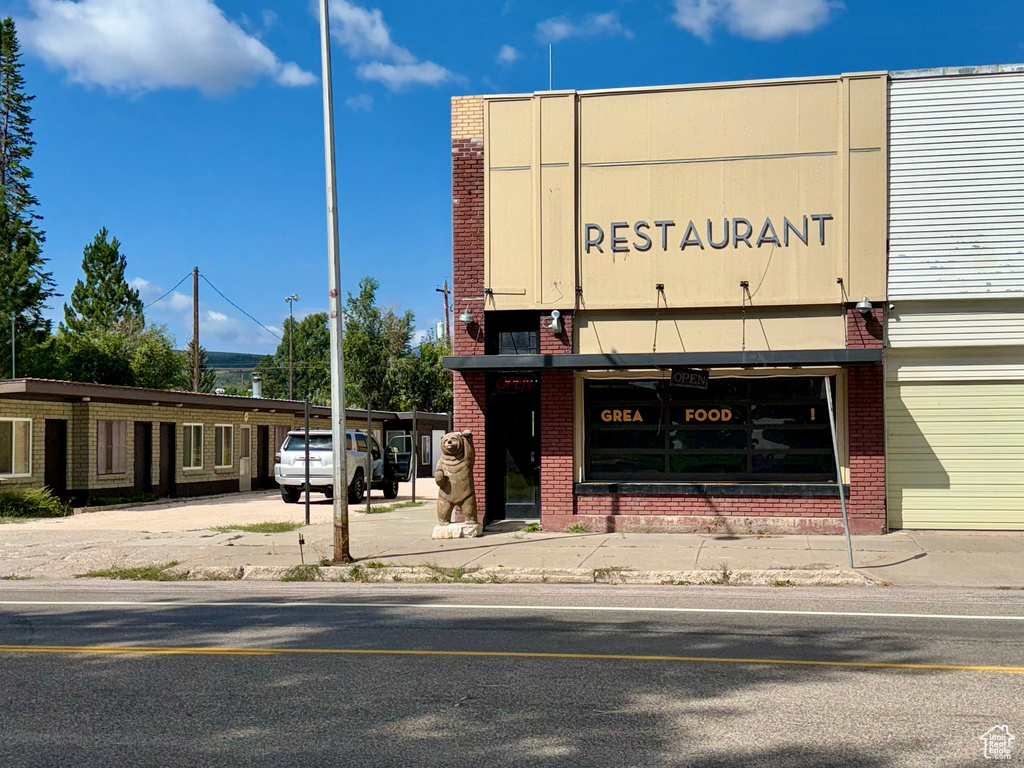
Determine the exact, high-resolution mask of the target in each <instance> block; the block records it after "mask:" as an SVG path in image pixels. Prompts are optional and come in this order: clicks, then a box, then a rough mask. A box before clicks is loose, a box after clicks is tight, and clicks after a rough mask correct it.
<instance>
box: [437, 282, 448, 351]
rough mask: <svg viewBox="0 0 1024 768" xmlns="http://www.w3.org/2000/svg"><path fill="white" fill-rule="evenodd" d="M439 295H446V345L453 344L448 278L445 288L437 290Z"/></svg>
mask: <svg viewBox="0 0 1024 768" xmlns="http://www.w3.org/2000/svg"><path fill="white" fill-rule="evenodd" d="M434 290H435V291H437V292H438V293H441V294H444V341H445V343H446V344H451V343H452V328H451V325H449V322H448V312H449V310H448V294H449V293H451V291H449V290H448V278H447V277H446V278H445V279H444V288H435V289H434Z"/></svg>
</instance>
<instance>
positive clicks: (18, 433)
mask: <svg viewBox="0 0 1024 768" xmlns="http://www.w3.org/2000/svg"><path fill="white" fill-rule="evenodd" d="M31 474H32V420H31V419H0V476H2V477H27V476H29V475H31Z"/></svg>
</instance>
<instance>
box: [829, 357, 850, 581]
mask: <svg viewBox="0 0 1024 768" xmlns="http://www.w3.org/2000/svg"><path fill="white" fill-rule="evenodd" d="M828 379H829V377H828V376H825V377H824V379H823V380H822V384H821V388H822V389H824V390H825V399H826V400H827V401H828V425H829V427H830V428H831V430H832V455H833V456H835V458H836V485H838V486H839V506H840V508H842V510H843V531H844V532H845V533H846V561H847V562H848V563H849V564H850V567H851V568H853V544H852V542H851V541H850V521H849V519H848V518H847V517H846V495H845V494H844V493H843V470H842V467H840V466H839V441H838V440H837V439H836V410H835V408H833V407H832V387H831V386H829V383H828Z"/></svg>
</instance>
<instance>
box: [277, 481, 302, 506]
mask: <svg viewBox="0 0 1024 768" xmlns="http://www.w3.org/2000/svg"><path fill="white" fill-rule="evenodd" d="M301 494H302V491H300V490H299V489H298V488H295V487H294V486H291V485H282V486H281V498H282V499H284V503H285V504H298V503H299V496H300V495H301Z"/></svg>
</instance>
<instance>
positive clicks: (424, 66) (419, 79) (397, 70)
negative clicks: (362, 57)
mask: <svg viewBox="0 0 1024 768" xmlns="http://www.w3.org/2000/svg"><path fill="white" fill-rule="evenodd" d="M356 74H357V75H359V77H361V78H362V79H363V80H376V81H377V82H379V83H383V84H384V85H385V86H387V87H388V88H390V89H391V90H392V91H400V90H402V89H403V88H406V87H408V86H410V85H441V84H442V83H447V82H448V81H450V80H454V79H455V75H453V74H452V73H451V72H449V71H448V70H447V69H445V68H444V67H442V66H441V65H440V64H435V63H434V62H432V61H421V62H419V63H417V64H385V63H384V62H382V61H371V62H369V63H368V64H360V65H359V67H358V68H357V69H356Z"/></svg>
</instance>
